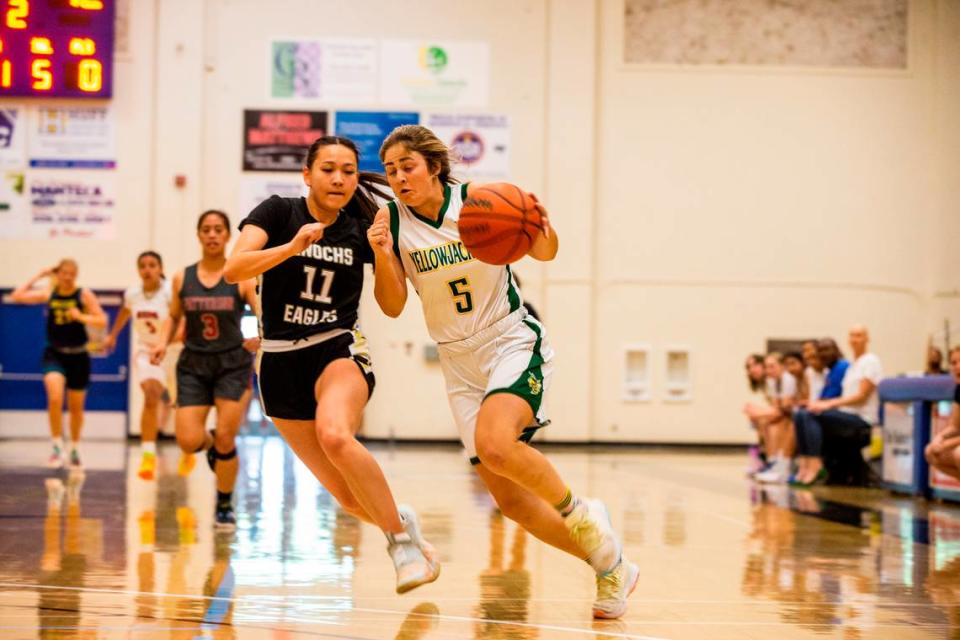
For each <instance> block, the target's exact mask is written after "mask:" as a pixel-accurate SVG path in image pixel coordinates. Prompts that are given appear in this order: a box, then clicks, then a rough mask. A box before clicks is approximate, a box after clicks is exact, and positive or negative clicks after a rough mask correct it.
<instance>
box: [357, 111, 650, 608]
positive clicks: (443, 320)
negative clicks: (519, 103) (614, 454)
mask: <svg viewBox="0 0 960 640" xmlns="http://www.w3.org/2000/svg"><path fill="white" fill-rule="evenodd" d="M449 158H450V151H449V149H448V148H447V147H446V146H445V145H444V144H443V142H441V141H440V140H439V139H438V138H437V137H436V135H434V134H433V132H431V131H430V130H429V129H427V128H426V127H421V126H419V125H405V126H401V127H397V128H396V129H394V130H393V132H392V133H391V134H390V135H389V136H388V137H387V139H386V140H385V141H384V143H383V146H382V147H381V148H380V159H381V161H383V164H384V167H385V169H386V175H387V181H388V182H389V183H390V187H391V188H392V189H393V191H394V193H395V194H396V196H397V198H396V199H395V200H393V201H391V202H390V203H388V206H387V207H385V208H382V209H380V211H378V212H377V217H376V219H375V221H374V223H373V225H372V226H371V227H370V231H369V232H368V239H369V240H370V245H371V247H372V248H373V252H374V259H375V270H376V273H377V279H376V284H375V287H374V293H375V295H376V299H377V302H378V304H379V305H380V307H381V309H383V311H384V313H386V314H387V315H389V316H391V317H396V316H398V315H399V314H400V313H401V311H403V307H404V305H405V304H406V301H407V285H406V280H407V279H409V280H410V282H411V284H413V287H414V289H415V290H416V292H417V294H418V295H419V297H420V300H421V302H422V304H423V313H424V317H425V318H426V322H427V329H428V331H429V333H430V336H431V337H432V338H433V339H434V340H436V341H437V343H438V347H439V353H440V364H441V367H442V369H443V374H444V379H445V380H446V385H447V393H448V396H449V402H450V407H451V409H452V410H453V415H454V419H455V421H456V423H457V428H458V430H459V432H460V439H461V440H462V441H463V445H464V447H465V448H466V450H467V453H468V455H469V457H470V461H471V463H473V464H474V468H475V469H476V470H477V473H478V474H479V475H480V477H481V478H482V479H483V481H484V483H485V484H486V485H487V488H488V489H489V490H490V493H491V494H492V495H493V497H494V498H495V499H496V501H497V504H498V505H499V506H500V509H501V510H502V511H503V513H504V514H505V515H506V516H507V517H508V518H511V519H512V520H515V521H516V522H518V523H519V524H520V525H521V526H523V527H524V528H525V529H526V530H527V531H529V532H530V533H532V534H533V535H535V536H537V537H538V538H540V539H541V540H543V541H544V542H547V543H548V544H551V545H553V546H555V547H557V548H559V549H561V550H563V551H567V552H568V553H571V554H573V555H575V556H577V557H579V558H582V559H585V560H586V561H587V562H589V564H590V565H591V566H592V567H593V568H594V570H595V571H596V572H597V599H596V601H595V602H594V605H593V614H594V616H595V617H598V618H618V617H620V616H622V615H623V613H624V612H625V611H626V607H627V604H626V600H627V596H628V595H629V594H630V593H631V592H632V591H633V589H634V587H635V586H636V583H637V578H638V574H639V571H638V569H637V566H636V565H635V564H633V563H632V562H629V561H627V560H626V559H624V558H623V555H622V547H621V544H620V541H619V539H618V538H617V536H616V535H615V534H614V532H613V530H612V528H611V526H610V522H609V515H608V514H607V510H606V507H605V506H604V505H603V503H602V502H600V501H599V500H590V499H586V498H579V497H577V496H575V495H574V494H573V493H572V492H571V490H570V488H569V487H568V486H567V485H566V484H565V483H564V482H563V480H562V479H561V477H560V475H559V474H558V473H557V471H556V469H554V467H553V465H552V464H551V463H550V462H549V461H548V460H547V458H545V457H544V456H543V455H542V454H541V453H540V452H538V451H537V450H536V449H534V448H532V447H529V446H527V445H526V442H528V441H529V440H530V438H531V437H532V436H533V434H534V433H535V432H536V430H537V429H539V428H540V427H543V426H546V424H547V420H546V410H545V406H544V402H543V397H544V394H545V392H546V390H547V388H549V385H550V380H551V376H552V373H553V349H552V348H551V347H550V344H549V342H548V341H547V338H546V333H545V331H544V328H543V325H541V324H540V323H539V322H538V321H536V320H535V319H533V318H531V317H529V316H528V314H527V311H526V309H524V307H523V300H522V299H521V295H520V291H519V289H518V288H517V287H516V285H515V283H514V281H513V277H512V275H511V273H510V267H509V266H506V267H505V266H494V265H489V264H486V263H483V262H480V261H479V260H476V259H475V258H474V257H473V256H472V255H471V254H470V252H469V251H467V250H466V248H465V247H464V246H463V244H462V243H461V241H460V233H459V231H458V229H457V220H458V218H459V215H460V208H461V207H462V205H463V202H464V201H465V200H466V199H467V198H469V196H470V192H471V190H472V189H473V188H475V187H474V185H469V184H456V183H455V182H454V181H453V180H452V179H451V177H450V159H449ZM538 208H539V209H540V213H541V215H542V216H543V220H544V225H543V226H544V228H543V232H542V234H541V235H539V236H537V237H536V239H535V240H534V242H533V245H532V246H531V248H530V251H529V253H528V255H530V256H531V257H533V258H535V259H537V260H552V259H553V258H554V256H555V255H556V253H557V248H558V242H557V235H556V233H555V232H553V230H552V229H551V228H550V226H549V223H548V222H547V212H546V210H545V209H543V207H541V206H540V205H538Z"/></svg>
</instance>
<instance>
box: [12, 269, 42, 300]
mask: <svg viewBox="0 0 960 640" xmlns="http://www.w3.org/2000/svg"><path fill="white" fill-rule="evenodd" d="M44 278H51V279H52V278H53V269H42V270H41V271H40V273H38V274H37V275H35V276H33V277H32V278H30V279H29V280H27V281H26V282H25V283H23V284H22V285H20V286H19V287H17V288H16V289H14V290H13V292H12V293H11V294H10V300H11V301H12V302H16V303H17V304H42V303H44V302H46V301H47V300H49V299H50V292H51V291H53V284H52V282H51V283H48V284H47V286H45V287H40V288H39V289H34V286H35V285H36V284H37V282H39V281H40V280H43V279H44Z"/></svg>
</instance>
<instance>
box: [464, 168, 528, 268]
mask: <svg viewBox="0 0 960 640" xmlns="http://www.w3.org/2000/svg"><path fill="white" fill-rule="evenodd" d="M457 226H458V227H459V228H460V239H461V240H462V241H463V245H464V246H465V247H466V248H467V249H468V250H469V251H470V253H472V254H473V257H475V258H476V259H477V260H482V261H483V262H486V263H488V264H510V263H511V262H516V261H517V260H519V259H520V258H522V257H523V256H524V255H526V253H527V251H529V250H530V245H532V244H533V240H534V238H536V234H538V233H540V232H541V229H543V226H542V223H541V221H540V211H539V210H538V209H537V207H536V199H535V198H534V197H533V196H532V195H530V194H529V193H527V192H526V191H524V190H523V189H521V188H520V187H518V186H516V185H513V184H509V183H506V182H496V183H493V184H485V185H483V186H482V187H478V188H475V189H471V193H470V197H468V198H467V200H466V202H464V203H463V208H461V209H460V220H459V221H458V222H457Z"/></svg>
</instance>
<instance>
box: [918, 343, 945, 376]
mask: <svg viewBox="0 0 960 640" xmlns="http://www.w3.org/2000/svg"><path fill="white" fill-rule="evenodd" d="M946 372H947V371H946V370H945V369H944V368H943V351H940V349H938V348H936V347H935V346H933V345H930V346H929V347H927V368H926V370H925V371H924V372H923V375H925V376H942V375H943V374H945V373H946Z"/></svg>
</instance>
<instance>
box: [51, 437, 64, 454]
mask: <svg viewBox="0 0 960 640" xmlns="http://www.w3.org/2000/svg"><path fill="white" fill-rule="evenodd" d="M50 441H51V442H52V443H53V446H54V447H56V448H57V449H59V450H60V451H63V437H60V438H50Z"/></svg>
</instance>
